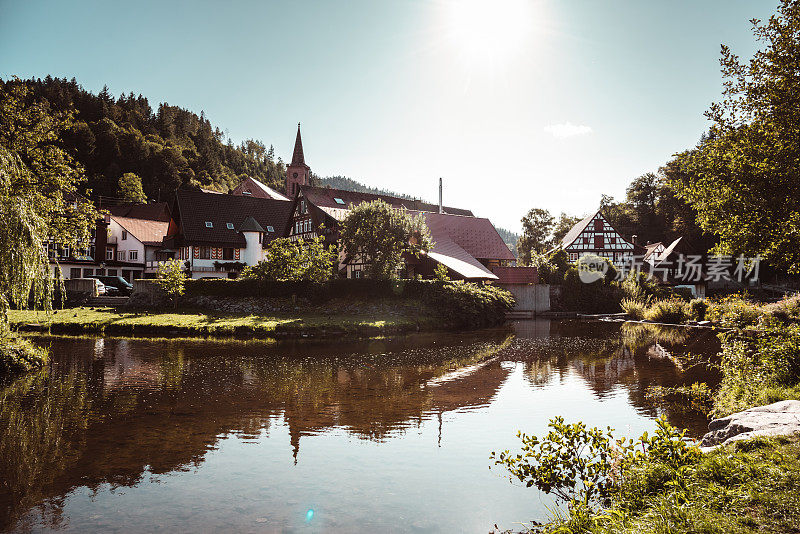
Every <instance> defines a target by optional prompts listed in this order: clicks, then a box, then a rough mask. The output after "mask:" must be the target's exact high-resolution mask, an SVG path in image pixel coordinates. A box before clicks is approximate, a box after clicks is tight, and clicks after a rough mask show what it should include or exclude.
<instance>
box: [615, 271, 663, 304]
mask: <svg viewBox="0 0 800 534" xmlns="http://www.w3.org/2000/svg"><path fill="white" fill-rule="evenodd" d="M620 287H621V288H622V292H623V294H624V295H625V297H627V298H629V299H633V300H639V301H641V302H645V303H648V302H650V301H651V300H652V299H657V298H664V297H666V296H667V290H666V289H665V288H663V287H661V286H659V285H658V282H657V281H656V279H655V278H652V277H649V276H647V275H646V274H645V273H643V272H635V271H631V272H630V273H629V274H628V276H627V277H626V278H625V280H623V281H622V283H621V284H620Z"/></svg>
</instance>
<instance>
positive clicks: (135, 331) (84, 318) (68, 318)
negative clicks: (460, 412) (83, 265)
mask: <svg viewBox="0 0 800 534" xmlns="http://www.w3.org/2000/svg"><path fill="white" fill-rule="evenodd" d="M8 315H9V322H10V323H11V325H12V327H13V328H17V329H19V330H22V331H48V330H49V331H50V332H52V333H54V334H79V333H103V334H109V335H114V334H116V335H128V336H138V335H141V336H148V337H149V336H158V335H169V336H174V335H184V336H190V337H191V336H219V337H230V336H268V337H272V336H291V335H297V336H301V335H311V336H316V335H339V334H379V333H382V332H398V331H411V330H416V329H417V328H419V329H433V328H435V327H436V326H437V322H439V323H440V321H437V320H434V318H432V317H427V316H419V317H407V316H390V317H376V316H375V315H367V314H360V315H359V314H336V315H319V314H303V313H294V314H290V313H275V314H270V315H257V314H233V313H209V312H206V311H202V312H197V311H192V310H175V311H165V312H160V313H159V312H128V311H118V310H115V309H113V308H95V309H92V308H73V309H66V310H58V311H57V312H55V313H52V314H47V313H44V312H36V311H31V310H12V311H10V312H9V314H8ZM439 326H441V325H439Z"/></svg>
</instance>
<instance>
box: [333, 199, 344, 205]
mask: <svg viewBox="0 0 800 534" xmlns="http://www.w3.org/2000/svg"><path fill="white" fill-rule="evenodd" d="M333 201H334V202H336V203H337V204H341V205H343V206H344V200H342V199H341V198H339V197H335V198H334V199H333Z"/></svg>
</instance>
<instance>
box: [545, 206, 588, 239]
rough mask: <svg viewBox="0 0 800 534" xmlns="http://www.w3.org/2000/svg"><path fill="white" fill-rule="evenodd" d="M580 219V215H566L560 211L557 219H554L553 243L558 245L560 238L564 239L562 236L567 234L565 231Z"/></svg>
mask: <svg viewBox="0 0 800 534" xmlns="http://www.w3.org/2000/svg"><path fill="white" fill-rule="evenodd" d="M580 221H581V218H580V217H576V216H573V215H567V214H566V213H564V212H563V211H562V212H561V215H559V216H558V221H556V223H555V225H554V226H553V238H552V239H553V245H555V246H558V245H559V244H560V243H561V240H562V239H564V236H565V235H567V232H569V231H570V230H571V229H572V227H573V226H575V225H576V224H578V223H579V222H580Z"/></svg>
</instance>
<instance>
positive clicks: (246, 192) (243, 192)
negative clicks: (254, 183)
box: [242, 191, 253, 195]
mask: <svg viewBox="0 0 800 534" xmlns="http://www.w3.org/2000/svg"><path fill="white" fill-rule="evenodd" d="M242 194H243V195H252V194H253V193H251V192H250V191H242Z"/></svg>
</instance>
